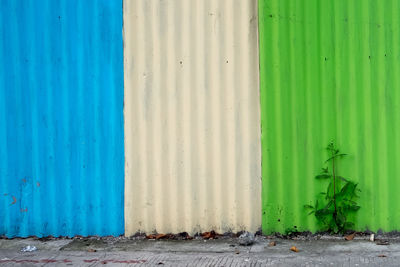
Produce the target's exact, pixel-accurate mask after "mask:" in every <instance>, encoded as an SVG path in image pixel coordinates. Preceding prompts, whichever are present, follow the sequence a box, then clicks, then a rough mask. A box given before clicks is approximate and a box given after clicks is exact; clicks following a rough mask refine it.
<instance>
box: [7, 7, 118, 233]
mask: <svg viewBox="0 0 400 267" xmlns="http://www.w3.org/2000/svg"><path fill="white" fill-rule="evenodd" d="M0 25H2V26H1V27H0V62H1V63H0V235H5V236H7V237H16V236H19V237H26V236H31V235H35V236H48V235H53V236H74V235H83V236H87V235H100V236H105V235H121V234H123V233H124V129H123V98H124V95H123V94H124V92H123V91H124V90H123V41H122V0H112V1H109V0H85V1H78V0H64V1H53V0H3V1H0Z"/></svg>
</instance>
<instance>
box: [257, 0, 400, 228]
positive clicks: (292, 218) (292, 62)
mask: <svg viewBox="0 0 400 267" xmlns="http://www.w3.org/2000/svg"><path fill="white" fill-rule="evenodd" d="M259 13H260V57H261V62H260V64H261V66H260V77H261V104H262V142H263V144H262V146H263V147H262V151H263V166H262V168H263V231H264V232H265V233H269V232H275V231H278V232H285V231H287V230H294V229H297V230H299V231H306V230H311V231H316V230H318V225H317V224H316V220H315V217H313V216H307V213H306V211H305V210H304V208H303V205H304V204H307V203H312V202H313V201H314V200H315V197H316V196H317V194H318V193H319V192H321V191H322V190H323V189H324V188H325V186H324V185H323V183H319V182H318V181H316V180H315V179H314V176H315V175H316V174H318V172H319V170H320V168H321V167H322V163H323V162H324V160H325V159H326V158H327V154H326V151H325V150H324V148H325V147H326V145H327V144H328V143H329V141H330V140H335V141H336V143H337V144H338V146H339V148H340V149H341V150H343V152H346V153H348V154H349V156H348V157H347V158H346V159H343V160H341V162H340V165H339V172H340V174H342V175H343V176H347V177H350V178H352V179H353V180H354V181H357V182H358V183H359V187H360V189H361V190H362V192H361V194H360V196H361V198H360V200H359V203H360V205H361V209H360V210H359V211H358V213H357V215H356V218H355V222H356V228H357V230H365V229H370V230H373V231H376V230H378V229H382V230H384V231H391V230H400V193H399V189H400V82H399V79H400V77H399V76H400V49H399V48H400V39H399V35H400V34H399V33H400V21H399V18H400V1H397V0H393V1H390V0H385V1H378V0H376V1H364V0H357V1H355V0H354V1H348V0H330V1H317V0H303V1H294V0H260V3H259Z"/></svg>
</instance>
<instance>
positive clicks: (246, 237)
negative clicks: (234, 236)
mask: <svg viewBox="0 0 400 267" xmlns="http://www.w3.org/2000/svg"><path fill="white" fill-rule="evenodd" d="M254 240H255V236H254V234H252V233H250V232H244V233H243V234H241V235H240V236H239V244H240V245H242V246H250V245H253V244H254Z"/></svg>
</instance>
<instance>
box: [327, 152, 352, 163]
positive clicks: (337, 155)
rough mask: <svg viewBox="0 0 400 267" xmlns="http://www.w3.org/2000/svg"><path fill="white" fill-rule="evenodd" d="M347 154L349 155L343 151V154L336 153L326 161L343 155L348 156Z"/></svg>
mask: <svg viewBox="0 0 400 267" xmlns="http://www.w3.org/2000/svg"><path fill="white" fill-rule="evenodd" d="M346 155H347V154H344V153H342V154H336V155H334V156H332V157H330V158H329V159H327V160H326V161H325V163H326V162H328V161H330V160H332V159H334V158H337V157H343V156H346Z"/></svg>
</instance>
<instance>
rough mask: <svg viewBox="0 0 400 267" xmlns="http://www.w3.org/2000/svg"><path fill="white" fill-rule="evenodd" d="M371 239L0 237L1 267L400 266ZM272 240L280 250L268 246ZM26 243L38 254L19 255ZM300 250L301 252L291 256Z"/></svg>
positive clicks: (392, 248) (399, 249) (389, 249)
mask: <svg viewBox="0 0 400 267" xmlns="http://www.w3.org/2000/svg"><path fill="white" fill-rule="evenodd" d="M366 239H367V238H366V237H364V238H356V239H355V240H352V241H345V240H343V239H342V238H330V237H327V238H324V237H322V238H321V239H319V240H287V239H279V238H266V237H263V236H258V237H257V238H256V243H255V244H254V245H252V246H248V247H243V246H239V245H238V243H237V241H238V240H237V238H227V237H222V238H220V239H215V240H203V239H201V238H199V239H194V240H185V241H176V240H157V241H156V240H147V239H128V238H122V237H120V238H101V239H100V238H81V239H72V240H71V239H50V240H46V239H42V240H38V239H37V238H27V239H11V240H10V239H0V265H1V266H104V265H109V266H400V242H399V241H398V240H397V239H396V238H394V239H391V240H389V245H377V244H376V243H375V242H371V241H368V240H366ZM271 241H275V242H276V246H269V243H270V242H271ZM27 245H33V246H35V247H37V250H36V251H34V252H20V250H21V248H22V247H24V246H27ZM292 246H296V247H297V248H298V249H299V252H297V253H296V252H292V251H291V250H290V247H292Z"/></svg>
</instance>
